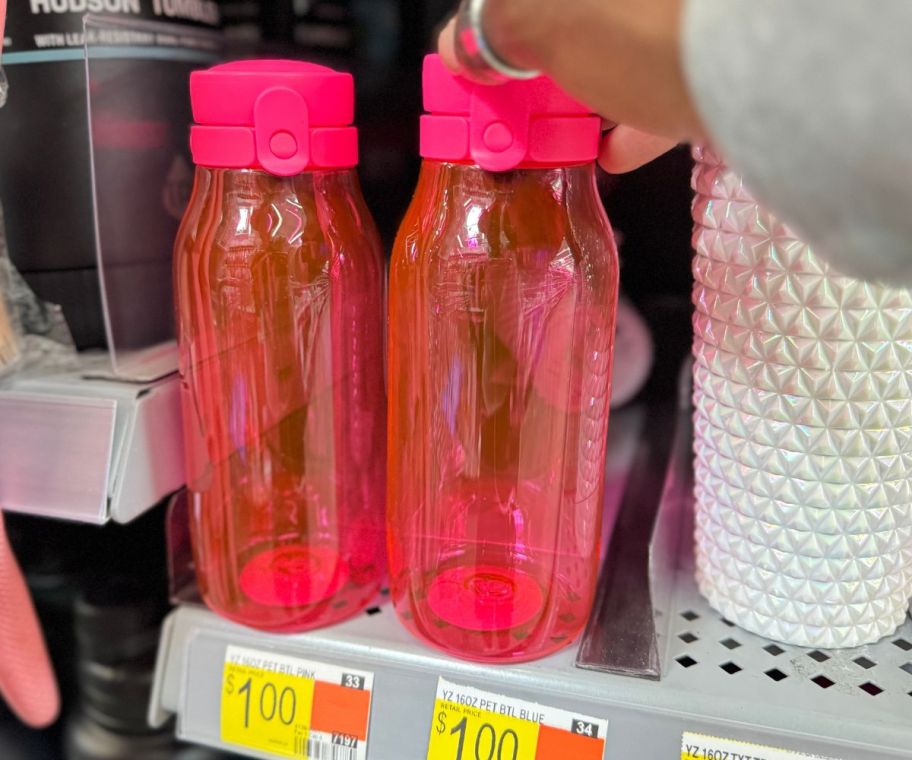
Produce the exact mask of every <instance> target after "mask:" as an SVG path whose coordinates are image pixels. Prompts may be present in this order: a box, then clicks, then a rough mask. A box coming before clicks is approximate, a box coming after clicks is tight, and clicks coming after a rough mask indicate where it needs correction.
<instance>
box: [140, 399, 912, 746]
mask: <svg viewBox="0 0 912 760" xmlns="http://www.w3.org/2000/svg"><path fill="white" fill-rule="evenodd" d="M683 417H684V419H685V420H686V419H687V418H688V415H687V414H684V415H683ZM648 428H649V425H647V426H645V427H644V428H643V429H644V430H645V429H648ZM660 429H661V426H660ZM667 429H668V428H667V427H666V428H665V430H666V431H667ZM680 429H682V428H680V427H679V430H680ZM638 430H639V428H638V427H637V426H636V425H633V426H631V427H630V428H627V429H626V430H625V429H624V426H622V425H615V428H614V432H615V434H616V435H617V434H620V435H621V436H622V438H623V437H625V436H626V440H627V442H628V443H629V442H630V439H631V438H632V439H633V441H634V442H636V440H637V435H638V433H637V431H638ZM666 434H667V433H666ZM679 437H680V436H676V438H679ZM616 440H617V439H616ZM686 443H687V441H686V439H685V444H686ZM632 448H634V449H638V450H642V448H643V447H641V446H633V447H632ZM679 448H680V447H679ZM614 450H615V451H616V452H617V451H621V452H628V453H629V450H630V447H627V446H620V447H619V448H615V449H614ZM675 460H677V461H678V462H679V463H680V462H682V461H683V462H685V463H686V462H689V456H686V457H683V458H682V457H681V456H678V457H672V467H671V470H670V472H671V474H670V476H669V477H668V478H667V479H666V488H665V489H664V494H663V498H662V509H660V510H659V515H660V518H659V519H660V526H661V521H667V520H676V521H678V524H677V525H676V526H675V529H674V530H657V531H656V535H662V536H665V538H663V539H662V540H661V541H656V540H655V539H654V541H653V552H656V551H658V547H659V546H660V545H665V546H669V545H676V544H677V543H680V544H681V545H682V546H683V549H682V550H681V552H680V556H678V558H677V560H678V561H677V562H673V561H672V562H667V561H664V562H657V561H655V560H653V562H652V563H651V565H652V569H653V573H654V574H658V575H664V577H659V578H653V582H652V587H653V594H652V598H653V606H654V608H655V607H656V606H660V607H661V608H660V609H655V613H656V614H655V621H656V622H655V635H656V636H657V640H653V639H651V638H649V637H641V636H639V632H638V631H637V630H633V629H634V628H636V627H637V626H638V625H639V623H638V622H637V618H636V616H635V615H632V614H631V613H630V608H631V607H637V606H639V604H638V602H637V603H635V604H634V602H636V600H630V601H631V604H628V605H626V606H625V605H623V604H621V603H615V604H608V605H601V606H600V607H598V608H597V609H601V610H614V611H616V612H614V613H613V614H615V615H617V616H618V618H619V619H618V620H612V621H609V622H610V623H611V624H608V625H606V624H602V625H596V626H590V634H591V633H592V632H593V631H594V632H596V633H597V632H605V631H610V632H613V635H615V636H616V637H617V638H618V639H619V642H616V644H615V646H614V647H606V648H605V649H607V650H612V649H613V650H623V649H624V648H625V646H626V647H627V648H633V647H636V646H637V641H638V640H640V639H643V638H647V639H648V641H650V642H651V644H650V645H654V646H655V647H656V649H657V650H658V653H659V659H660V661H661V663H662V664H663V668H662V676H661V679H660V680H657V681H656V680H646V679H645V678H632V677H629V676H623V675H615V674H612V673H605V672H598V671H596V670H589V669H585V670H584V669H582V668H579V667H577V666H576V664H575V663H576V659H577V647H576V646H574V647H570V648H568V649H566V650H564V651H563V652H561V653H559V654H557V655H554V656H552V657H550V658H547V659H544V660H541V661H539V662H533V663H528V664H523V665H514V666H486V665H480V664H476V663H469V662H463V661H461V660H457V659H454V658H451V657H447V656H444V655H441V654H439V653H438V652H436V651H434V650H433V649H430V648H428V647H426V646H424V645H422V644H421V643H419V642H418V641H416V640H415V639H413V638H412V637H411V636H410V635H409V634H408V633H407V632H406V631H405V630H404V629H403V628H402V626H401V625H400V624H399V622H398V620H397V619H396V616H395V613H394V612H393V611H392V609H391V606H390V604H389V602H388V601H387V600H386V599H383V600H381V602H380V603H378V605H377V606H376V607H374V608H371V609H370V610H368V611H367V612H366V613H365V614H362V615H360V616H358V617H356V618H354V619H352V620H350V621H348V622H346V623H343V624H341V625H338V626H335V627H332V628H329V629H325V630H320V631H314V632H311V633H307V634H302V635H295V636H277V635H267V634H263V633H259V632H256V631H253V630H250V629H246V628H243V627H240V626H237V625H235V624H232V623H230V622H227V621H225V620H222V619H220V618H219V617H217V616H216V615H214V614H212V613H211V612H209V611H208V610H206V609H204V608H202V607H196V606H185V607H181V608H178V609H177V610H176V611H175V612H173V613H172V615H171V616H170V617H169V618H168V620H167V623H166V626H165V629H164V631H163V635H162V642H161V647H160V650H159V661H158V665H157V671H156V682H155V689H154V693H153V701H152V704H151V706H150V719H151V720H152V722H154V723H156V724H161V723H162V722H163V721H164V720H165V719H166V718H167V717H168V716H170V715H171V714H176V715H177V731H178V734H179V736H180V737H181V738H182V739H186V740H188V741H191V742H196V743H199V744H204V745H209V746H214V747H225V746H226V745H224V744H223V743H222V742H221V740H220V723H219V709H220V692H221V675H222V669H223V663H224V658H225V652H226V648H227V647H228V646H229V645H239V646H243V647H248V648H253V649H262V650H265V651H269V652H272V653H279V654H285V655H289V656H295V657H301V658H305V659H308V660H315V661H319V662H324V663H328V664H331V665H337V666H345V667H350V668H355V669H359V670H365V671H370V672H372V673H374V675H375V681H374V697H373V706H372V716H371V724H370V738H369V744H368V757H369V758H370V760H412V759H417V758H423V757H425V756H426V747H427V741H428V737H429V733H430V730H431V724H432V719H433V717H434V714H435V710H434V698H435V693H436V686H437V679H438V677H443V678H445V679H447V680H448V681H452V682H455V683H457V684H462V685H467V686H473V687H475V688H479V689H483V690H488V691H492V692H494V693H497V694H504V695H507V696H511V697H515V698H520V699H526V700H530V701H533V702H537V703H540V704H544V705H548V706H551V707H558V708H563V709H565V710H568V711H571V712H574V713H580V714H583V715H588V716H593V717H596V718H606V719H607V720H608V721H609V726H608V736H607V745H606V752H605V758H608V759H609V760H610V759H611V758H618V759H620V758H638V759H639V758H642V759H643V760H661V759H662V758H669V759H670V758H678V757H680V756H681V754H680V753H681V740H682V734H683V733H684V732H696V733H701V734H708V735H712V736H719V737H723V738H729V739H736V740H741V741H745V742H753V743H756V744H762V745H768V746H773V747H779V748H782V749H785V750H791V751H796V752H804V753H810V754H814V755H819V756H824V757H827V758H837V759H839V760H886V758H912V624H910V623H909V622H908V621H907V623H906V625H905V626H904V627H903V629H902V630H900V631H899V632H898V633H897V634H896V635H894V636H892V637H890V638H889V639H887V640H885V641H882V642H880V643H879V644H877V645H875V646H870V647H863V648H861V649H856V650H846V651H841V652H817V651H809V650H805V649H800V648H797V647H788V646H784V645H782V646H779V645H776V646H773V645H772V644H771V642H769V641H767V640H765V639H762V638H760V637H758V636H754V635H752V634H749V633H746V632H744V631H742V630H740V629H738V628H735V627H733V626H731V625H730V624H728V623H727V622H726V621H724V620H723V619H721V618H720V617H719V615H718V614H716V613H714V612H713V611H712V610H711V609H710V608H709V607H708V606H707V604H706V602H705V601H704V600H703V599H702V598H701V597H700V595H699V594H698V592H697V590H696V587H695V584H694V580H693V571H692V559H691V554H692V550H691V542H690V540H689V536H690V535H691V533H690V531H691V526H690V525H689V524H688V523H687V517H688V515H689V514H690V512H691V510H690V504H689V502H688V500H687V498H686V497H685V496H684V495H685V494H688V493H689V492H690V489H689V487H688V485H687V477H686V474H685V475H681V477H676V476H675V470H674V461H675ZM615 461H617V460H615ZM624 480H625V479H617V478H615V480H614V482H615V483H622V482H623V481H624ZM659 480H660V481H661V478H659ZM642 486H643V482H642V478H640V477H638V476H632V477H630V478H629V483H625V484H624V487H626V488H630V489H641V488H642ZM611 498H612V496H611V489H609V501H610V499H611ZM628 504H632V505H633V506H634V507H641V505H638V504H637V503H636V502H635V501H633V502H628V501H626V500H625V506H624V514H626V509H627V505H628ZM624 523H625V519H624V517H623V515H622V518H621V520H620V521H619V523H618V525H619V527H618V528H617V529H616V530H620V529H621V527H622V526H623V524H624ZM666 527H668V526H666ZM672 534H675V535H680V536H682V537H683V540H681V541H680V542H677V541H669V540H668V539H667V536H669V535H672ZM617 535H618V534H616V537H617ZM615 545H616V544H615ZM669 553H670V554H671V558H672V559H673V558H674V553H675V552H674V550H669ZM610 565H611V563H608V564H606V568H609V567H610ZM657 590H658V592H657ZM665 590H667V593H666V591H665ZM629 593H633V594H634V595H637V596H638V598H639V594H641V593H648V592H645V591H641V589H640V587H639V586H636V587H635V590H634V591H632V592H629ZM618 610H620V611H619V612H617V611H618ZM624 620H628V621H629V624H630V629H628V631H627V632H626V633H625V630H624V625H623V624H622V623H623V621H624ZM604 622H605V621H602V623H604ZM601 635H605V634H604V633H602V634H601ZM625 641H626V642H627V643H626V645H624V644H623V642H625ZM590 643H591V642H590ZM595 648H596V649H598V647H595ZM584 659H585V658H584ZM621 665H622V666H623V663H621ZM589 666H590V667H592V666H594V665H593V664H592V663H589ZM604 667H605V668H607V669H609V670H611V669H615V668H617V664H616V663H614V664H613V663H611V662H606V663H604ZM643 674H644V675H648V674H649V673H648V672H646V671H644V672H643ZM232 749H234V750H235V751H239V750H238V749H237V748H232ZM248 754H250V756H252V757H266V756H265V755H257V754H255V753H248ZM720 757H721V755H720ZM555 760H562V759H561V758H556V759H555Z"/></svg>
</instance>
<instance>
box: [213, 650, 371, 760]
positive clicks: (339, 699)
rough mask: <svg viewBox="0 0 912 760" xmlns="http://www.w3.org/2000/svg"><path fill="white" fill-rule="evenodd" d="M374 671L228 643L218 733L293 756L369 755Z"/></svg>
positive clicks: (337, 759) (359, 758) (334, 758)
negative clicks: (368, 739)
mask: <svg viewBox="0 0 912 760" xmlns="http://www.w3.org/2000/svg"><path fill="white" fill-rule="evenodd" d="M373 684H374V676H373V674H372V673H365V672H362V671H358V670H352V669H351V668H346V669H342V668H337V667H334V666H332V665H326V664H324V663H319V662H312V661H310V660H303V659H300V658H297V657H286V656H284V655H280V654H274V653H272V652H261V651H258V650H255V649H246V648H244V647H236V646H229V647H228V650H227V652H226V654H225V665H224V668H223V670H222V702H221V737H222V741H224V742H227V743H229V744H234V745H237V746H239V747H245V748H247V749H253V750H258V751H260V752H266V753H270V754H272V755H275V756H276V757H288V758H295V760H366V758H367V733H368V727H369V724H370V705H371V692H372V689H373Z"/></svg>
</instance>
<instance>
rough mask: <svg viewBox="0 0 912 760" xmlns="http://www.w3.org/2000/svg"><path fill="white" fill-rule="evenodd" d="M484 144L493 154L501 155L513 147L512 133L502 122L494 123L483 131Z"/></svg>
mask: <svg viewBox="0 0 912 760" xmlns="http://www.w3.org/2000/svg"><path fill="white" fill-rule="evenodd" d="M483 140H484V144H485V146H486V147H487V149H488V150H490V151H493V152H494V153H503V151H505V150H508V149H509V148H510V146H511V145H513V132H512V131H511V130H510V128H509V127H508V126H507V125H506V124H504V123H503V122H502V121H495V122H494V123H493V124H491V125H489V126H488V128H487V129H485V131H484V137H483Z"/></svg>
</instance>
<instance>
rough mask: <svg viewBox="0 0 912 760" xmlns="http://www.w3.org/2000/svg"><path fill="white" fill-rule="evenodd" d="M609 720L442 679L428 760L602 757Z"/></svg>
mask: <svg viewBox="0 0 912 760" xmlns="http://www.w3.org/2000/svg"><path fill="white" fill-rule="evenodd" d="M607 733H608V722H607V721H605V720H599V719H598V718H590V717H587V716H584V715H576V714H574V713H571V712H568V711H566V710H560V709H557V708H553V707H546V706H543V705H539V704H535V703H534V702H525V701H523V700H521V699H512V698H510V697H505V696H502V695H500V694H492V693H490V692H485V691H481V690H480V689H473V688H471V687H469V686H459V685H457V684H453V683H450V682H449V681H445V680H444V679H442V678H441V679H438V681H437V698H436V700H435V702H434V718H433V720H432V721H431V735H430V739H429V740H428V751H427V760H563V758H567V759H568V760H569V759H570V758H572V759H573V760H603V758H604V754H605V736H606V734H607Z"/></svg>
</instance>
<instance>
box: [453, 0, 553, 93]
mask: <svg viewBox="0 0 912 760" xmlns="http://www.w3.org/2000/svg"><path fill="white" fill-rule="evenodd" d="M485 2H486V0H463V1H462V4H461V5H460V6H459V11H458V14H457V17H456V39H455V47H456V57H457V59H458V60H459V63H460V65H461V66H462V67H463V69H464V70H465V72H466V75H467V77H468V78H469V79H473V80H475V81H477V82H482V83H485V84H499V83H502V82H505V81H509V80H511V79H535V77H538V76H541V72H540V71H536V70H533V69H521V68H518V67H516V66H512V65H510V64H509V63H507V62H506V61H504V60H503V59H502V58H501V57H500V56H499V55H497V53H495V52H494V50H493V49H492V48H491V45H490V43H489V42H488V39H487V37H485V34H484V29H483V28H482V16H483V14H484V5H485Z"/></svg>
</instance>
